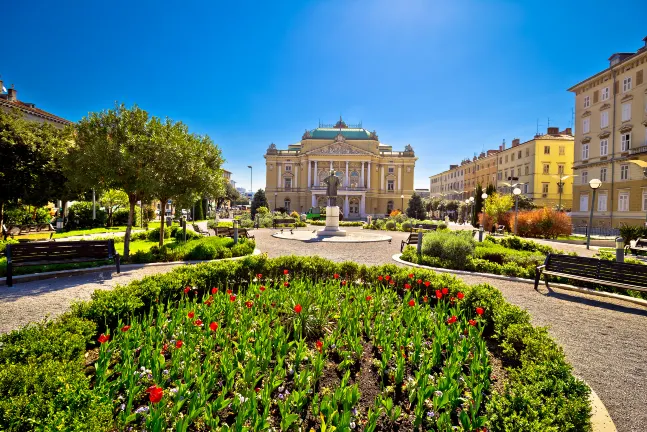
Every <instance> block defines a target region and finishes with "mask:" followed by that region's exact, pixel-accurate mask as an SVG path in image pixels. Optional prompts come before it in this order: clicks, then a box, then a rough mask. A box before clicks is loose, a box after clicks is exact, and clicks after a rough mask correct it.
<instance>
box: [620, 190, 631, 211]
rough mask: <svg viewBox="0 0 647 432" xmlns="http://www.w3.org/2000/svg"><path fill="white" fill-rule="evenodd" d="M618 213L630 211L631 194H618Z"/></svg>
mask: <svg viewBox="0 0 647 432" xmlns="http://www.w3.org/2000/svg"><path fill="white" fill-rule="evenodd" d="M618 211H629V192H620V193H619V194H618Z"/></svg>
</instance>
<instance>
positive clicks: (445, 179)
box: [429, 150, 498, 200]
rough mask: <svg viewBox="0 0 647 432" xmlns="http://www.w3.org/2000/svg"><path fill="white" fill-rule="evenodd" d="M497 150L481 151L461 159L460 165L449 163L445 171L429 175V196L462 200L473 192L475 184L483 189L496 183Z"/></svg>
mask: <svg viewBox="0 0 647 432" xmlns="http://www.w3.org/2000/svg"><path fill="white" fill-rule="evenodd" d="M497 152H498V150H488V151H487V152H481V154H479V155H478V156H474V157H473V158H472V159H469V158H467V159H463V160H462V161H461V163H460V165H458V164H457V165H450V166H449V169H448V170H447V171H443V172H441V173H439V174H434V175H432V176H430V177H429V191H430V196H431V197H443V198H445V199H457V200H464V199H466V198H469V197H470V196H472V195H473V194H474V189H476V185H477V184H480V185H481V186H482V187H483V188H484V189H485V188H486V187H487V185H489V184H494V185H496V172H497V171H496V164H497V159H496V156H495V155H496V153H497Z"/></svg>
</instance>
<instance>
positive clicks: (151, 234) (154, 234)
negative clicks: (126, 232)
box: [131, 227, 177, 242]
mask: <svg viewBox="0 0 647 432" xmlns="http://www.w3.org/2000/svg"><path fill="white" fill-rule="evenodd" d="M173 228H175V229H176V230H177V227H173ZM146 232H147V234H146V238H147V239H148V241H152V242H158V241H159V239H160V229H159V228H153V229H152V230H148V231H146ZM164 238H165V239H167V238H171V228H170V227H165V228H164ZM131 239H132V236H131Z"/></svg>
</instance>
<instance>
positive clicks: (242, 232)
mask: <svg viewBox="0 0 647 432" xmlns="http://www.w3.org/2000/svg"><path fill="white" fill-rule="evenodd" d="M216 235H217V236H218V237H231V238H234V229H233V228H231V227H218V228H217V229H216ZM238 237H239V238H246V239H254V238H255V237H254V236H253V235H252V234H250V233H249V231H247V228H238Z"/></svg>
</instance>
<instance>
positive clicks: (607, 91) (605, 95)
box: [602, 87, 609, 101]
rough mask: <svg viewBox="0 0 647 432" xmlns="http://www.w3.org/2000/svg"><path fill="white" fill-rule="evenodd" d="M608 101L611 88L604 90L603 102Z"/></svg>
mask: <svg viewBox="0 0 647 432" xmlns="http://www.w3.org/2000/svg"><path fill="white" fill-rule="evenodd" d="M607 99H609V87H605V88H603V89H602V100H603V101H605V100H607Z"/></svg>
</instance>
